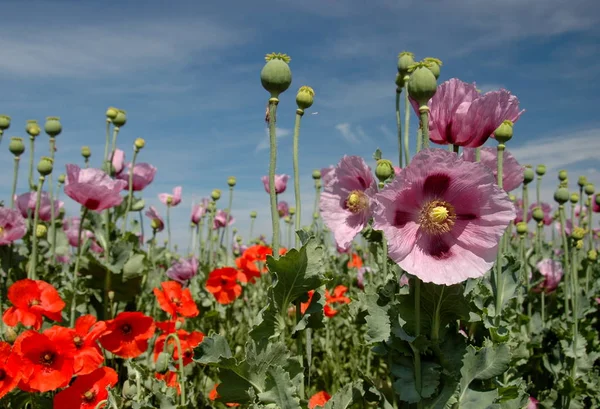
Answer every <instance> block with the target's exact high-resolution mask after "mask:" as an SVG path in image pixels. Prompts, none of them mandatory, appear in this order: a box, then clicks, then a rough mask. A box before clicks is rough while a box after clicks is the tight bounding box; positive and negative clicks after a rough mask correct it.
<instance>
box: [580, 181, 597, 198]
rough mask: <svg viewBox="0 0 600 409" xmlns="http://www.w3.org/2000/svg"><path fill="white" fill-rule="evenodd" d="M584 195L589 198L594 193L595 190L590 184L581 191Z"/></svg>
mask: <svg viewBox="0 0 600 409" xmlns="http://www.w3.org/2000/svg"><path fill="white" fill-rule="evenodd" d="M583 190H584V192H585V194H586V195H588V196H591V195H593V194H594V192H595V191H596V189H595V188H594V185H593V184H591V183H588V184H587V185H585V188H584V189H583Z"/></svg>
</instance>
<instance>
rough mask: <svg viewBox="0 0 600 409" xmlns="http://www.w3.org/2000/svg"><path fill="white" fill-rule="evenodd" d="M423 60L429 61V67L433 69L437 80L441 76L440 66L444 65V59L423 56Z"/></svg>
mask: <svg viewBox="0 0 600 409" xmlns="http://www.w3.org/2000/svg"><path fill="white" fill-rule="evenodd" d="M423 61H425V62H428V63H429V67H427V68H429V69H430V70H431V72H432V73H433V75H434V76H435V79H436V80H437V79H438V78H440V67H441V66H442V60H439V59H437V58H433V57H425V58H423Z"/></svg>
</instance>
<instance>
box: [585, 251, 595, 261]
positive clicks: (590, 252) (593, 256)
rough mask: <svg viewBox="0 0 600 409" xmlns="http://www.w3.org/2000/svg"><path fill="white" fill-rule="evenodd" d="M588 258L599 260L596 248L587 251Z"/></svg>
mask: <svg viewBox="0 0 600 409" xmlns="http://www.w3.org/2000/svg"><path fill="white" fill-rule="evenodd" d="M587 258H588V260H589V261H596V260H598V252H597V251H596V250H590V251H588V253H587Z"/></svg>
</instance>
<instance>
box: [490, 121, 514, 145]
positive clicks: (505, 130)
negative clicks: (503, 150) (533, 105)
mask: <svg viewBox="0 0 600 409" xmlns="http://www.w3.org/2000/svg"><path fill="white" fill-rule="evenodd" d="M494 137H495V138H496V140H497V141H498V143H502V144H504V143H506V142H508V141H510V140H511V139H512V137H513V122H512V121H509V120H508V119H507V120H505V121H502V124H501V125H500V126H499V127H498V128H497V129H496V130H495V131H494Z"/></svg>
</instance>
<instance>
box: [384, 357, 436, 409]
mask: <svg viewBox="0 0 600 409" xmlns="http://www.w3.org/2000/svg"><path fill="white" fill-rule="evenodd" d="M440 369H441V368H440V366H439V365H438V364H436V363H434V362H428V361H423V362H421V392H420V393H419V391H418V390H417V385H416V382H415V372H414V366H413V363H412V362H411V361H410V360H408V359H405V358H404V359H401V360H400V363H399V364H393V365H392V374H394V376H395V377H396V378H397V380H396V381H395V382H394V390H395V391H396V393H397V394H398V396H399V397H400V400H401V401H404V402H408V403H417V402H419V401H420V400H422V399H424V398H429V397H431V396H432V395H433V394H434V393H435V391H436V390H437V388H438V386H439V384H440Z"/></svg>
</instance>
